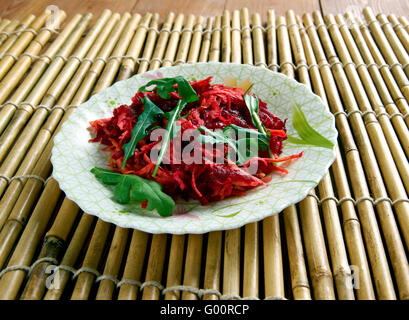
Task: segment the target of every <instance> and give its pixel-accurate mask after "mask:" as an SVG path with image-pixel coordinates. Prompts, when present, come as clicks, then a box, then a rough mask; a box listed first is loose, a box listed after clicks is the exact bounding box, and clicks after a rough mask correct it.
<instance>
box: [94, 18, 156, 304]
mask: <svg viewBox="0 0 409 320" xmlns="http://www.w3.org/2000/svg"><path fill="white" fill-rule="evenodd" d="M158 20H159V15H158V14H154V15H153V17H152V21H151V25H150V28H152V29H154V30H151V31H149V34H148V36H147V40H146V41H147V44H146V46H145V50H144V53H143V58H144V59H149V58H150V57H151V55H152V51H153V44H154V43H155V41H156V37H157V32H156V30H157V29H158ZM138 72H139V71H138ZM141 72H142V70H141ZM128 235H129V229H124V228H120V227H117V228H116V230H115V235H114V240H113V241H112V245H111V249H110V251H109V255H108V258H107V261H106V265H105V269H104V275H108V276H109V277H111V278H114V279H116V278H117V277H118V273H119V268H120V267H121V261H122V258H123V257H122V256H123V254H124V250H125V246H126V243H127V239H128ZM114 285H115V283H113V282H112V280H110V279H104V280H102V281H101V283H100V285H99V288H98V292H97V296H96V299H97V300H109V299H112V295H113V291H114V289H115V287H114Z"/></svg>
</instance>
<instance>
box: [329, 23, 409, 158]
mask: <svg viewBox="0 0 409 320" xmlns="http://www.w3.org/2000/svg"><path fill="white" fill-rule="evenodd" d="M346 17H347V19H348V20H349V21H351V19H352V17H351V16H349V15H346ZM336 20H337V22H338V23H340V24H342V23H344V19H343V18H342V16H340V15H337V16H336ZM340 30H341V32H342V34H343V35H344V38H345V39H346V41H347V43H351V46H352V43H353V42H352V38H351V37H350V34H352V36H353V39H354V40H355V43H356V46H357V47H358V49H359V51H360V53H361V54H362V57H361V56H360V54H359V52H358V51H357V50H356V49H355V47H353V48H352V49H351V50H353V51H351V53H352V57H353V59H354V62H355V64H359V63H366V64H367V65H370V66H369V67H368V69H367V70H368V71H369V73H370V76H371V78H372V79H373V82H374V84H375V86H376V91H377V94H374V96H372V94H371V95H369V98H372V99H373V100H374V101H373V102H372V104H373V106H374V107H375V109H380V110H379V113H378V114H382V112H384V111H383V109H382V107H381V106H382V104H383V105H384V106H385V110H386V111H387V112H388V114H389V115H394V114H398V115H399V116H396V117H395V116H394V117H392V118H391V119H390V122H392V124H393V127H394V129H395V131H396V133H397V135H398V137H399V140H400V142H401V144H402V148H403V150H404V151H405V153H406V155H407V156H409V133H408V130H407V126H406V124H405V122H404V120H403V117H402V115H401V114H399V110H398V108H397V106H396V105H395V104H394V101H393V98H392V97H391V94H390V93H389V90H388V87H387V85H386V83H385V82H384V81H383V79H382V76H381V73H380V71H379V69H378V68H377V67H376V66H375V65H373V63H375V61H374V59H373V58H372V54H371V51H370V50H369V48H368V47H367V46H366V44H365V40H364V38H363V36H362V34H361V33H360V32H359V27H358V26H357V24H356V23H354V24H352V25H351V27H350V33H349V32H347V30H346V29H345V26H343V27H340ZM360 69H361V68H360ZM365 70H366V69H365ZM358 71H359V69H358ZM364 84H365V82H364ZM373 89H374V88H373V86H371V87H370V90H371V91H374V90H373ZM378 94H379V96H378ZM379 98H380V99H379ZM376 107H378V108H376ZM378 120H379V121H380V123H381V124H383V125H384V126H385V125H388V120H387V119H385V117H381V116H379V117H378ZM388 132H392V130H391V129H389V130H388ZM391 144H392V143H389V145H391ZM395 144H396V145H398V144H397V143H395ZM391 149H392V150H394V149H395V148H394V147H393V146H392V148H391ZM395 153H396V151H395ZM398 164H399V163H398Z"/></svg>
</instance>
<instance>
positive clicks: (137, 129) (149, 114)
mask: <svg viewBox="0 0 409 320" xmlns="http://www.w3.org/2000/svg"><path fill="white" fill-rule="evenodd" d="M142 103H143V104H144V106H145V110H144V111H143V112H142V113H141V114H140V116H139V117H138V122H137V123H136V124H135V126H134V127H133V129H132V136H131V140H129V142H128V143H126V144H124V145H123V146H122V149H123V150H124V160H123V161H122V165H121V169H123V168H125V164H126V162H127V161H128V159H129V158H130V157H132V156H133V155H134V153H135V148H136V144H137V143H138V142H139V141H140V140H141V139H143V138H145V137H146V136H147V135H148V133H149V131H150V130H148V129H149V127H150V126H151V125H152V124H154V123H155V122H156V121H157V119H156V118H157V116H158V115H162V114H164V112H163V111H162V110H161V109H160V108H159V107H158V106H157V105H156V104H154V103H153V102H152V101H150V100H149V99H148V98H147V97H145V98H143V100H142Z"/></svg>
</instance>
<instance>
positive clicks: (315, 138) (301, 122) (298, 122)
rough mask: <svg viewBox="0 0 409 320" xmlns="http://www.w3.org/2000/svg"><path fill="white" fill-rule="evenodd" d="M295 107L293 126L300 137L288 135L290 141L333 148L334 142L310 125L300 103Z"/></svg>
mask: <svg viewBox="0 0 409 320" xmlns="http://www.w3.org/2000/svg"><path fill="white" fill-rule="evenodd" d="M292 108H293V119H292V121H293V126H294V129H295V130H296V131H297V133H298V135H299V136H300V138H296V137H291V136H288V142H292V143H294V144H309V145H313V146H317V147H322V148H328V149H332V148H333V147H334V144H333V143H332V142H331V141H329V140H328V139H327V138H325V137H323V136H322V135H321V134H319V133H318V132H317V131H315V130H314V128H312V127H311V126H310V124H309V123H308V121H307V118H306V117H305V115H304V113H303V111H302V110H301V108H300V106H299V105H295V106H293V107H292Z"/></svg>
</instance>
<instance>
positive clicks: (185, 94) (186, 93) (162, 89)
mask: <svg viewBox="0 0 409 320" xmlns="http://www.w3.org/2000/svg"><path fill="white" fill-rule="evenodd" d="M175 84H177V86H178V94H179V97H181V98H182V99H183V100H185V101H186V102H187V103H189V102H194V101H197V100H199V97H198V95H197V94H196V91H195V90H194V89H193V88H192V86H191V85H190V83H189V81H187V80H186V79H185V78H184V77H182V76H177V77H174V78H162V79H155V80H152V81H149V82H148V83H147V84H145V85H144V86H142V87H140V88H139V90H138V92H141V91H148V90H147V89H146V88H148V87H150V86H153V85H155V86H156V89H157V91H156V92H157V94H158V95H159V96H160V97H161V98H163V99H169V98H170V93H171V92H174V91H176V89H175ZM152 90H153V89H152ZM152 90H150V91H152Z"/></svg>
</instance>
